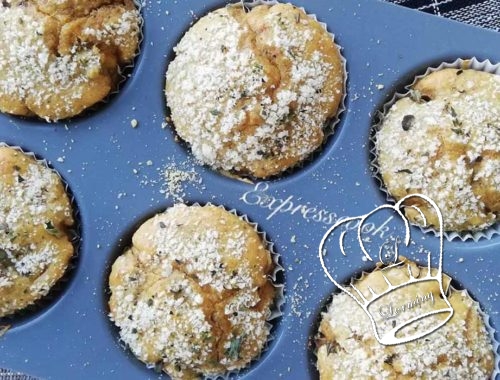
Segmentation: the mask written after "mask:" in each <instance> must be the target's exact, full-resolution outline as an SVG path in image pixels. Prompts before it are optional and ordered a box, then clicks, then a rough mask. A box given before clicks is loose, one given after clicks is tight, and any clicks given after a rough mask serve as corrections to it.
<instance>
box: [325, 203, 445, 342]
mask: <svg viewBox="0 0 500 380" xmlns="http://www.w3.org/2000/svg"><path fill="white" fill-rule="evenodd" d="M411 198H420V199H423V200H425V201H426V202H427V203H428V204H430V205H431V206H432V207H433V208H434V210H435V212H436V214H437V217H438V220H439V265H438V268H437V273H436V274H435V275H432V268H431V253H430V252H429V253H428V256H427V259H428V260H427V275H425V276H423V277H422V276H419V277H418V278H415V277H414V276H413V274H412V272H411V267H410V265H409V264H408V266H407V269H408V274H409V280H408V281H407V282H403V283H401V284H399V285H393V284H392V283H391V281H390V280H389V279H388V278H387V277H386V276H385V275H384V274H383V271H382V276H383V278H384V280H385V282H386V283H387V286H388V287H387V289H386V290H385V291H383V292H382V293H380V294H377V293H376V292H375V291H374V290H373V289H372V288H371V287H368V290H369V291H370V293H371V298H370V299H368V298H367V297H365V295H364V294H363V293H362V292H361V291H360V290H359V289H357V288H356V287H355V286H354V284H353V283H352V282H351V284H350V288H352V289H353V290H354V291H355V292H356V294H357V296H355V295H354V294H353V293H351V292H350V291H349V290H348V289H347V287H345V286H343V285H342V284H340V283H338V282H337V281H336V280H335V279H334V278H333V277H332V275H331V274H330V272H329V270H328V268H327V267H326V265H325V261H324V255H325V250H324V246H325V243H326V241H327V239H328V238H329V236H330V235H331V234H332V232H334V231H335V230H336V229H337V228H339V227H340V226H342V225H343V224H346V223H349V222H352V221H359V224H358V227H357V238H358V242H359V245H360V247H361V251H362V252H363V254H364V256H365V257H366V258H367V259H368V260H369V261H373V259H372V257H371V256H370V254H369V253H368V252H367V250H366V248H365V246H364V243H363V240H362V237H361V233H362V228H363V226H364V223H365V221H366V220H367V219H368V218H369V217H371V216H372V215H374V214H375V213H377V212H379V211H381V210H384V209H385V210H387V209H390V210H394V211H395V212H396V213H397V214H398V215H399V216H400V217H401V218H402V220H403V221H404V225H405V238H404V241H403V242H404V244H405V246H406V247H408V246H409V244H410V241H411V232H410V223H409V221H408V219H407V218H406V216H405V215H404V214H403V212H402V211H401V210H402V209H403V208H408V207H409V208H412V209H414V210H416V211H417V212H418V213H419V215H420V217H421V218H422V220H423V221H424V225H427V219H426V218H425V215H424V213H423V212H422V210H420V209H419V208H418V207H417V206H415V205H412V206H406V205H404V203H405V202H406V201H407V200H409V199H411ZM346 233H347V230H344V231H343V232H342V233H341V235H340V239H339V244H340V249H341V252H342V254H343V255H344V256H346V253H345V251H344V238H345V235H346ZM398 243H399V239H398V240H396V242H395V249H394V257H395V262H397V258H398V248H397V244H398ZM385 245H386V244H383V245H382V247H381V248H380V250H379V259H380V261H382V262H383V259H382V251H383V249H384V246H385ZM319 259H320V262H321V266H322V267H323V271H324V272H325V274H326V276H327V277H328V278H329V280H330V281H332V282H333V283H334V284H335V285H336V286H337V287H338V288H339V289H340V290H342V291H343V292H344V293H346V294H348V295H349V296H350V297H351V298H352V299H353V300H354V301H356V303H357V304H358V305H359V306H360V307H361V308H362V309H363V311H364V312H365V313H366V315H367V316H368V317H369V318H370V322H371V325H372V329H373V332H374V335H375V338H376V339H377V341H378V342H379V343H380V344H382V345H385V346H391V345H397V344H404V343H408V342H411V341H414V340H417V339H420V338H423V337H425V336H427V335H429V334H430V333H432V332H434V331H436V330H437V329H439V328H441V327H442V326H444V325H445V324H446V323H447V322H448V321H449V320H450V319H451V317H452V316H453V314H454V310H453V307H452V306H451V304H450V302H449V300H448V298H447V296H446V294H445V292H444V289H443V216H442V214H441V211H440V209H439V207H438V206H437V204H436V203H435V202H434V201H433V200H432V199H430V198H428V197H427V196H425V195H422V194H410V195H407V196H405V197H404V198H402V199H401V200H400V201H398V202H397V203H396V204H395V205H388V204H386V205H382V206H379V207H378V208H376V209H375V210H373V211H372V212H370V213H368V214H365V215H362V216H358V217H350V218H344V219H341V220H339V221H338V222H337V223H335V225H333V226H332V227H331V228H330V229H329V230H328V231H327V232H326V233H325V235H324V236H323V238H322V239H321V243H320V245H319ZM394 265H399V264H393V265H389V266H388V267H386V268H385V269H389V268H391V267H393V266H394ZM429 281H437V283H438V284H439V292H440V296H441V298H442V300H443V301H444V302H445V304H446V307H444V308H443V307H442V308H439V309H436V310H431V311H428V312H425V313H422V314H419V315H417V316H415V317H413V318H410V319H408V320H403V321H402V322H401V323H399V324H396V325H395V326H393V327H392V328H391V329H390V330H388V331H386V332H385V333H384V334H383V335H382V336H380V334H379V328H378V326H377V322H376V321H375V318H374V316H373V315H372V314H371V312H370V311H369V310H368V309H369V307H370V305H372V304H373V303H374V302H376V301H378V300H380V299H381V298H383V297H386V296H387V295H389V294H390V293H392V292H393V291H395V290H398V289H402V288H404V287H407V286H411V285H413V284H418V283H423V282H429ZM358 297H359V298H358ZM444 313H447V314H448V315H447V317H446V318H445V319H443V320H441V321H437V322H436V324H435V325H431V326H430V327H427V328H424V329H422V330H420V331H419V330H416V332H415V333H414V334H412V335H409V336H405V337H397V336H396V334H397V333H398V332H399V331H401V330H403V329H404V328H405V327H407V326H409V325H411V324H413V323H415V322H417V321H420V320H422V319H425V318H428V317H432V316H434V315H437V314H444Z"/></svg>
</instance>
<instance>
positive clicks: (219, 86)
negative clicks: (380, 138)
mask: <svg viewBox="0 0 500 380" xmlns="http://www.w3.org/2000/svg"><path fill="white" fill-rule="evenodd" d="M174 50H175V53H176V57H175V59H174V60H173V61H172V62H171V64H170V65H169V68H168V70H167V76H166V77H167V79H166V96H167V105H168V106H169V108H170V110H171V117H172V121H173V124H174V126H175V130H176V132H177V134H178V135H179V136H180V137H181V138H182V139H183V140H185V141H186V142H187V143H188V144H189V145H190V147H191V149H192V152H193V154H194V156H195V157H196V158H198V159H199V160H200V161H201V162H203V163H204V164H207V165H209V166H211V167H213V168H215V169H218V170H221V171H227V172H231V173H233V174H237V175H242V176H251V177H257V178H266V177H270V176H273V175H277V174H280V173H281V172H283V171H285V170H287V169H288V168H291V167H294V166H296V165H297V164H298V163H300V162H302V161H303V160H304V159H306V158H307V157H308V156H309V155H310V154H311V153H312V152H314V151H315V150H317V149H318V148H319V147H320V146H321V145H322V143H323V141H324V137H325V136H324V135H325V124H326V123H327V121H329V120H330V119H331V118H333V117H334V116H336V114H337V111H338V108H339V105H340V102H341V100H342V97H343V86H344V68H343V64H342V60H341V57H340V53H339V51H338V49H337V47H336V45H335V43H334V42H333V38H332V36H331V35H330V34H329V33H328V32H327V31H326V30H325V28H324V27H323V26H322V25H321V24H319V23H318V22H317V21H315V20H314V19H313V18H312V17H310V16H308V15H307V14H305V13H304V12H303V11H302V10H300V9H298V8H296V7H294V6H292V5H290V4H286V5H285V4H276V5H273V6H269V5H261V6H257V7H255V8H252V9H251V10H246V9H244V8H242V7H241V6H231V7H226V8H222V9H218V10H216V11H214V12H211V13H209V14H208V15H206V16H205V17H203V18H201V19H200V20H199V21H198V22H196V24H195V25H193V26H192V27H191V29H189V31H188V32H187V33H186V34H185V35H184V37H183V38H182V39H181V41H180V43H179V44H178V45H177V47H176V48H175V49H174Z"/></svg>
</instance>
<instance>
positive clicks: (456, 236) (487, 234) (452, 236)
mask: <svg viewBox="0 0 500 380" xmlns="http://www.w3.org/2000/svg"><path fill="white" fill-rule="evenodd" d="M445 68H453V69H473V70H477V71H484V72H487V73H491V74H496V75H500V64H494V63H492V62H490V61H489V60H484V61H480V60H478V59H477V58H475V57H473V58H470V59H461V58H459V59H457V60H455V61H453V62H443V63H441V64H440V65H438V66H436V67H429V68H427V70H426V71H425V73H424V74H421V75H418V76H416V77H415V78H414V80H413V82H412V83H411V84H409V85H407V86H405V90H406V92H403V93H398V92H396V93H395V94H394V96H393V97H392V98H391V100H389V101H388V102H387V103H385V104H384V105H383V107H382V109H381V110H380V111H379V112H378V114H377V116H376V120H377V121H376V123H375V124H374V126H373V127H372V131H371V134H370V157H371V162H370V166H371V170H372V175H373V177H374V178H375V179H376V180H377V182H378V184H379V189H380V190H381V191H382V192H383V193H384V194H385V196H386V199H387V200H388V201H389V202H391V203H395V199H394V197H393V196H392V195H391V194H390V193H389V191H388V190H387V188H386V186H385V184H384V181H383V179H382V175H381V172H380V168H379V166H378V160H377V149H376V139H377V133H378V132H379V131H380V129H381V127H382V123H383V121H384V119H385V116H386V115H387V113H388V112H389V110H390V109H391V107H392V106H393V105H394V104H395V103H396V102H397V101H398V100H400V99H402V98H405V97H409V96H410V93H411V90H412V88H413V87H414V85H415V84H416V83H417V82H418V81H419V80H420V79H422V78H424V77H426V76H427V75H429V74H431V73H433V72H435V71H440V70H443V69H445ZM445 218H446V216H445ZM412 224H413V225H415V226H417V227H419V228H420V229H421V230H422V231H423V232H425V233H430V234H433V235H434V236H438V235H439V233H438V231H437V230H436V229H435V228H432V227H423V226H421V225H419V224H416V223H412ZM499 234H500V223H499V222H498V219H497V222H496V223H494V224H493V225H492V226H490V227H488V228H486V229H484V230H479V231H462V232H456V231H445V232H444V237H445V238H446V239H447V240H448V241H452V240H462V241H468V240H473V241H475V242H477V241H479V240H482V239H486V240H490V239H491V238H492V237H493V236H495V235H499Z"/></svg>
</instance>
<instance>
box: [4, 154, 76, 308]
mask: <svg viewBox="0 0 500 380" xmlns="http://www.w3.org/2000/svg"><path fill="white" fill-rule="evenodd" d="M0 160H1V161H2V162H0V194H1V195H2V196H1V197H0V221H1V222H0V298H1V299H2V302H1V303H0V316H2V315H7V314H9V313H12V312H13V311H15V310H17V309H20V308H23V307H25V306H27V305H28V304H30V303H32V302H33V301H34V300H36V299H38V298H40V297H42V296H44V295H45V294H46V293H47V292H48V291H49V290H50V288H51V286H52V285H53V284H54V283H55V282H56V281H57V280H58V279H59V278H60V277H61V276H62V274H63V273H64V271H65V269H66V266H67V264H68V262H69V259H70V258H71V256H72V254H73V247H72V245H71V243H70V242H69V241H68V237H67V236H66V232H65V230H66V228H67V227H69V226H70V225H72V224H73V219H72V214H71V213H72V212H71V207H70V203H69V200H68V198H67V196H66V194H65V193H64V188H63V186H62V184H61V181H60V179H59V177H58V176H57V174H55V173H54V172H53V171H52V170H50V169H48V168H46V167H44V166H43V165H41V164H39V163H37V162H36V161H35V160H33V159H31V158H28V157H27V156H24V155H23V154H22V153H20V152H18V151H15V150H13V149H11V148H0Z"/></svg>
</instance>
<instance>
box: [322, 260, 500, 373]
mask: <svg viewBox="0 0 500 380" xmlns="http://www.w3.org/2000/svg"><path fill="white" fill-rule="evenodd" d="M401 259H402V265H397V266H391V267H385V268H383V267H382V266H379V267H378V268H377V269H375V271H373V272H371V273H368V274H364V275H363V277H362V278H361V279H359V280H355V281H354V284H355V286H356V288H358V289H359V290H360V291H361V292H362V293H363V294H364V296H365V297H367V298H368V299H369V298H370V297H369V295H370V289H373V290H374V291H375V293H377V294H379V293H381V292H383V291H384V290H386V289H387V288H388V285H387V282H386V281H385V279H384V277H383V275H382V273H383V274H384V275H385V276H386V278H387V279H388V280H389V281H390V282H391V283H392V284H393V285H394V286H397V285H398V284H403V283H406V282H408V281H410V276H409V270H410V271H411V273H412V276H414V278H416V279H423V278H425V276H426V275H427V273H428V269H427V267H425V268H424V267H420V266H418V265H417V264H416V263H414V262H411V261H409V260H407V259H405V258H403V257H401ZM408 264H409V265H410V269H408V266H407V265H408ZM434 271H435V270H433V275H435V272H434ZM443 277H444V281H443V282H444V283H443V288H444V289H443V290H444V291H445V293H446V294H447V298H448V301H449V303H450V304H451V306H452V307H453V309H454V314H453V316H452V317H451V319H450V320H449V321H448V322H446V323H445V324H444V325H443V326H442V327H440V328H438V329H437V330H435V331H434V332H432V333H430V334H429V335H427V336H425V337H423V338H420V339H418V340H414V341H411V342H409V343H405V344H397V345H391V346H389V345H382V344H380V343H379V342H378V341H377V340H376V339H375V335H374V332H373V329H372V324H371V321H370V319H369V318H368V316H367V315H366V313H365V312H364V311H363V309H362V308H361V307H360V306H359V305H358V304H357V303H356V302H355V301H354V300H353V299H352V298H351V297H350V296H349V295H347V294H346V293H340V294H335V295H334V296H333V299H332V303H331V305H330V306H329V307H328V311H327V312H325V313H324V314H323V316H322V321H321V324H320V327H319V334H318V336H317V358H318V359H317V367H318V370H319V373H320V379H321V380H326V379H353V378H363V379H444V378H446V379H487V378H490V376H491V375H492V373H493V369H494V365H495V364H494V363H495V361H494V358H495V357H494V352H493V346H492V342H491V338H490V336H489V334H488V331H487V329H486V327H485V324H484V320H483V317H482V314H481V311H480V308H479V306H478V304H477V302H475V301H474V300H472V299H471V298H470V296H469V295H468V293H467V292H466V291H457V290H454V289H453V288H452V287H451V286H450V285H449V283H450V278H449V277H447V276H443ZM348 289H349V290H351V289H352V286H349V287H348ZM403 289H404V290H403ZM402 290H403V291H393V292H390V293H388V294H386V295H385V296H384V297H383V303H382V304H379V305H378V306H380V308H378V307H377V308H376V310H373V312H372V313H375V314H378V313H380V315H382V317H383V318H384V319H387V323H388V324H389V325H390V326H392V327H394V326H395V325H396V321H398V323H402V322H403V321H402V320H401V318H404V316H405V315H406V316H407V318H409V317H411V315H410V312H409V310H406V311H405V310H403V311H401V310H402V309H401V308H400V306H402V305H404V304H407V303H408V302H409V301H414V300H416V299H419V298H420V299H421V300H422V303H421V304H418V305H416V306H415V308H416V309H415V310H418V311H421V310H422V311H423V310H425V309H424V308H425V307H429V306H427V305H431V304H432V305H434V306H436V307H441V306H444V304H445V302H444V300H443V299H442V298H441V297H439V295H440V289H439V285H438V282H437V281H426V282H421V283H418V284H414V285H412V286H406V287H404V288H402ZM353 293H354V292H353ZM431 293H432V294H433V297H435V298H432V303H431V299H430V297H429V298H428V299H424V296H425V295H428V294H431ZM397 309H400V310H399V312H400V313H399V314H398V310H397ZM425 311H427V310H425ZM375 314H373V315H375ZM408 315H409V316H408ZM393 316H394V317H393ZM445 317H447V315H443V314H437V315H435V316H434V318H438V319H441V318H442V319H444V318H445ZM379 319H380V318H379ZM391 322H392V325H391ZM435 322H436V320H435V319H433V318H426V319H422V320H419V321H418V322H417V323H416V324H415V325H414V326H413V328H414V329H415V330H418V331H419V330H420V329H427V328H428V327H429V326H427V325H426V324H428V323H435Z"/></svg>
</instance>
